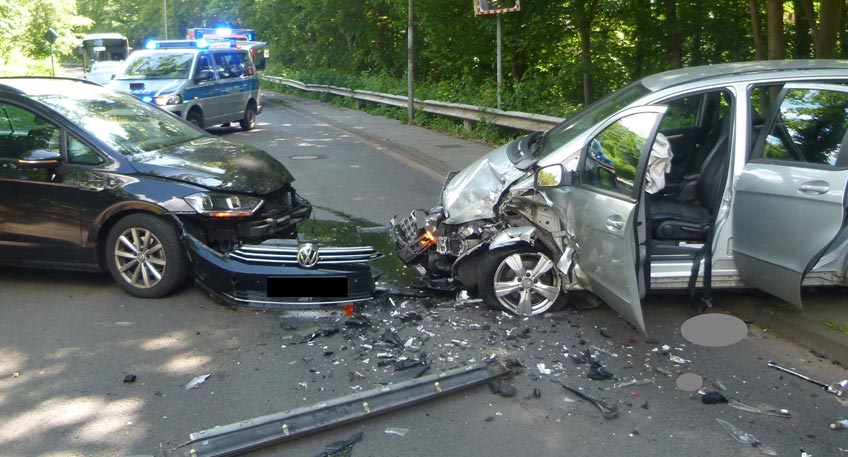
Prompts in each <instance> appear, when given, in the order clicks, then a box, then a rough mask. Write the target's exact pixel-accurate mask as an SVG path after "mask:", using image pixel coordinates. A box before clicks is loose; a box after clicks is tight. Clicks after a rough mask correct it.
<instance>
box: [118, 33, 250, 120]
mask: <svg viewBox="0 0 848 457" xmlns="http://www.w3.org/2000/svg"><path fill="white" fill-rule="evenodd" d="M148 46H149V48H148V49H143V50H137V51H134V52H133V53H132V54H130V56H129V57H128V58H127V60H126V62H124V65H123V66H122V67H121V68H120V70H119V71H118V72H117V73H116V74H115V77H114V78H113V79H112V81H110V82H109V84H108V87H109V88H111V89H115V90H119V91H122V92H126V93H129V94H132V95H134V96H135V97H137V98H139V99H141V100H143V101H145V102H148V103H152V104H154V105H157V106H160V107H162V108H164V109H166V110H168V111H170V112H172V113H174V114H175V115H177V116H179V117H181V118H183V119H186V120H187V121H189V122H191V123H193V124H195V125H197V126H198V127H201V128H204V127H210V126H213V125H218V124H228V123H230V122H238V123H239V124H240V126H241V128H242V129H243V130H251V129H252V128H253V127H255V126H256V116H257V115H258V114H259V113H261V112H262V105H261V103H260V93H259V76H258V74H257V73H256V67H255V65H254V63H253V60H252V59H251V56H250V53H249V52H248V51H247V50H245V49H237V48H235V47H231V45H230V43H229V42H222V43H213V44H212V47H210V45H209V44H208V43H206V42H205V41H204V40H178V41H160V42H152V44H149V45H148Z"/></svg>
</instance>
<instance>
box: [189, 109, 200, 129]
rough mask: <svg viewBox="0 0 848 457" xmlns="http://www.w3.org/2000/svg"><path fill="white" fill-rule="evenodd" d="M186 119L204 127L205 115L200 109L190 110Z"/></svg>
mask: <svg viewBox="0 0 848 457" xmlns="http://www.w3.org/2000/svg"><path fill="white" fill-rule="evenodd" d="M186 120H187V121H189V122H191V123H192V124H194V125H196V126H198V127H200V128H203V115H202V114H200V112H198V111H191V112H189V113H188V115H187V116H186Z"/></svg>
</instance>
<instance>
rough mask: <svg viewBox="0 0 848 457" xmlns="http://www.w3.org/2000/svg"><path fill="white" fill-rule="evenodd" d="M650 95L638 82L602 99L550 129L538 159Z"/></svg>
mask: <svg viewBox="0 0 848 457" xmlns="http://www.w3.org/2000/svg"><path fill="white" fill-rule="evenodd" d="M648 93H650V91H649V90H648V89H647V88H646V87H645V86H643V85H642V84H641V83H640V82H638V81H637V82H635V83H633V84H630V85H628V86H626V87H624V88H623V89H621V90H618V91H615V92H613V93H611V94H609V95H607V96H605V97H603V98H601V99H600V100H598V101H597V102H595V103H593V104H591V105H589V107H587V108H586V109H584V110H582V111H580V112H579V113H577V114H575V115H574V116H572V117H571V118H568V119H566V120H565V122H563V123H562V124H559V125H557V126H556V127H554V128H552V129H550V130H549V131H548V132H547V133H546V134H545V139H544V143H543V145H542V148H541V149H540V150H539V152H538V154H537V155H538V157H539V158H540V159H541V158H543V157H546V156H547V155H548V154H550V153H552V152H554V151H556V150H557V149H559V148H560V147H562V146H563V145H564V144H566V143H568V142H569V141H571V140H573V139H574V138H576V137H577V136H578V135H580V134H582V133H584V132H585V131H586V130H587V129H590V128H592V127H594V126H595V125H597V124H598V122H601V121H602V120H604V119H606V118H607V117H609V116H611V115H612V114H613V113H615V112H617V111H620V110H622V109H623V108H625V107H627V105H629V104H631V103H633V102H634V101H636V100H637V99H639V98H641V97H643V96H645V95H647V94H648Z"/></svg>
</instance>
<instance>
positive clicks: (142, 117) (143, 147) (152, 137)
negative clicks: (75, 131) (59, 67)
mask: <svg viewBox="0 0 848 457" xmlns="http://www.w3.org/2000/svg"><path fill="white" fill-rule="evenodd" d="M33 98H36V99H37V100H39V101H40V102H42V103H44V104H45V105H47V106H49V107H51V108H53V109H54V110H56V111H57V112H59V113H61V114H62V115H63V116H65V117H66V118H67V119H68V120H70V121H71V122H73V123H74V124H76V125H77V126H79V127H80V128H81V129H83V130H86V131H87V132H89V133H90V134H91V135H93V136H94V137H96V138H97V139H99V140H100V141H102V142H103V143H105V144H106V145H107V146H109V147H110V148H112V149H113V150H114V151H116V152H118V153H120V154H124V155H134V154H140V153H143V152H150V151H156V150H159V149H162V148H166V147H169V146H174V145H177V144H182V143H185V142H187V141H191V140H194V139H196V138H200V137H203V136H204V135H203V133H201V132H199V131H197V130H195V129H194V128H192V127H191V126H190V125H188V124H185V123H183V122H182V121H180V120H179V119H177V118H175V117H174V115H173V114H170V113H168V112H167V111H163V110H161V109H159V108H156V107H154V106H151V105H148V104H146V103H143V102H141V101H139V100H137V99H135V98H133V97H131V96H129V95H126V94H122V93H118V92H111V91H107V90H96V91H95V90H82V91H78V92H77V93H70V94H62V95H57V94H49V95H40V96H36V97H33Z"/></svg>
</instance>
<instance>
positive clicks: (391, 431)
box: [386, 427, 409, 436]
mask: <svg viewBox="0 0 848 457" xmlns="http://www.w3.org/2000/svg"><path fill="white" fill-rule="evenodd" d="M407 433H409V429H408V428H399V427H389V428H387V429H386V435H397V436H404V435H406V434H407Z"/></svg>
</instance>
